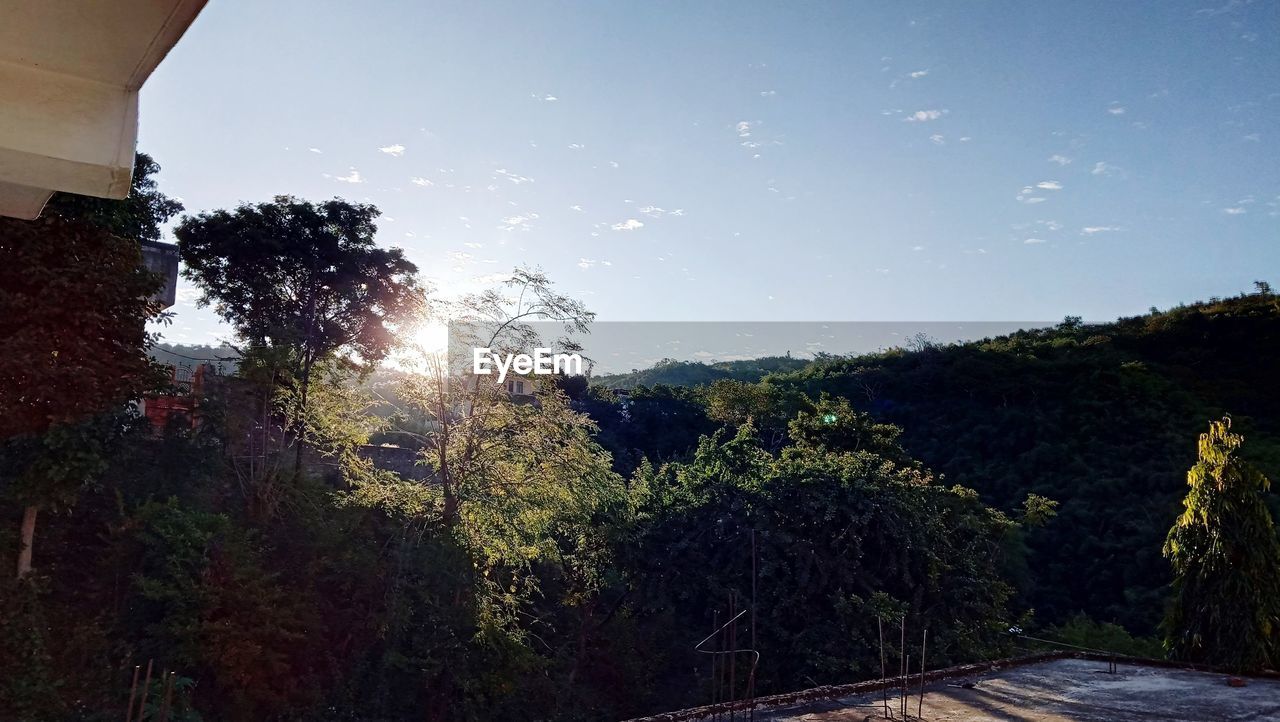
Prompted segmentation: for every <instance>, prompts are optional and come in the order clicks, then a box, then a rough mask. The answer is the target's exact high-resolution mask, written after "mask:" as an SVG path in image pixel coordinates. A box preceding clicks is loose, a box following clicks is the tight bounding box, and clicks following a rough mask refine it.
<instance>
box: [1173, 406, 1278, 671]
mask: <svg viewBox="0 0 1280 722" xmlns="http://www.w3.org/2000/svg"><path fill="white" fill-rule="evenodd" d="M1243 442H1244V437H1242V436H1241V435H1240V434H1236V433H1232V431H1231V419H1230V418H1225V419H1223V420H1222V421H1214V422H1212V423H1210V424H1209V431H1208V432H1207V433H1204V434H1201V435H1200V445H1199V446H1200V459H1199V461H1197V462H1196V464H1195V466H1192V467H1191V470H1190V471H1188V472H1187V485H1188V486H1190V487H1191V489H1190V491H1188V492H1187V496H1186V499H1185V500H1183V506H1184V507H1185V509H1184V511H1183V513H1182V515H1181V516H1179V517H1178V520H1177V521H1176V522H1174V525H1173V528H1172V529H1170V530H1169V537H1168V540H1167V541H1166V542H1165V545H1164V555H1165V557H1167V558H1168V559H1169V561H1170V562H1171V563H1172V564H1173V570H1174V574H1175V578H1174V582H1173V588H1174V598H1173V603H1172V605H1171V606H1170V608H1169V612H1168V615H1167V616H1166V617H1165V621H1164V631H1165V647H1166V649H1168V650H1169V652H1170V653H1171V654H1172V655H1174V656H1175V657H1177V658H1179V659H1186V660H1191V661H1195V662H1205V663H1209V664H1216V665H1220V666H1223V667H1228V668H1230V669H1233V670H1238V671H1250V670H1258V669H1262V668H1266V667H1272V666H1274V665H1275V664H1276V663H1277V661H1280V539H1277V537H1276V528H1275V524H1274V522H1273V521H1272V519H1271V512H1270V511H1269V510H1268V509H1267V505H1266V502H1265V501H1264V500H1263V497H1262V494H1263V492H1265V491H1267V489H1268V488H1270V486H1271V482H1270V481H1269V480H1268V479H1267V478H1266V477H1265V476H1264V475H1263V474H1262V473H1261V472H1260V471H1258V470H1257V469H1256V468H1254V467H1253V466H1252V465H1250V464H1249V463H1247V462H1245V461H1244V460H1242V459H1241V458H1240V457H1239V451H1240V446H1241V444H1243Z"/></svg>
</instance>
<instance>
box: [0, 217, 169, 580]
mask: <svg viewBox="0 0 1280 722" xmlns="http://www.w3.org/2000/svg"><path fill="white" fill-rule="evenodd" d="M0 256H3V258H4V259H5V263H4V264H0V338H4V339H5V353H4V354H3V355H0V407H2V408H4V409H5V412H4V414H0V439H4V442H3V444H4V447H5V448H4V449H0V456H3V459H4V468H3V469H0V477H3V478H4V479H5V480H6V481H7V482H8V483H7V484H6V486H8V487H9V488H8V493H9V494H10V495H11V496H13V497H15V498H16V499H17V500H18V501H19V502H20V503H22V504H23V506H24V508H25V511H24V513H23V521H22V534H21V540H22V541H21V546H20V553H19V558H18V576H23V575H25V574H26V573H27V572H29V571H30V569H31V553H32V544H33V540H34V534H35V523H36V516H37V514H38V512H39V510H40V509H41V508H42V507H44V506H46V505H48V504H51V503H65V502H68V501H69V500H70V498H71V497H69V495H68V493H67V484H68V483H70V479H69V478H64V479H53V478H44V479H41V478H38V475H34V474H33V472H32V469H34V468H40V467H41V465H42V463H43V462H41V461H40V459H41V458H43V457H42V456H41V455H40V454H34V455H32V454H30V453H28V451H29V447H37V448H43V449H45V450H47V451H48V452H49V453H51V454H55V455H56V456H57V457H58V458H57V459H47V460H46V461H49V462H50V463H54V462H56V463H58V464H60V465H61V466H60V468H62V469H63V470H65V471H69V470H70V469H72V468H79V467H77V466H76V465H75V464H73V463H72V462H74V461H75V460H76V459H78V458H80V457H83V455H84V453H86V452H85V448H87V447H82V446H79V445H76V444H72V445H70V446H69V447H66V448H63V446H62V440H65V437H68V436H71V437H75V436H77V435H78V432H77V428H78V426H79V425H82V424H84V423H87V422H86V420H87V419H90V418H91V417H93V416H95V415H97V414H101V413H103V412H106V411H110V410H113V409H118V408H122V407H123V406H124V404H125V403H126V402H128V401H129V400H130V399H134V398H137V397H139V396H140V395H141V394H142V392H143V391H144V390H145V389H148V388H153V387H154V386H155V385H157V384H158V383H159V381H160V376H159V374H158V370H157V368H156V366H155V365H154V363H153V362H152V361H151V359H150V358H149V357H148V356H147V353H146V347H147V346H148V344H149V343H150V339H149V337H148V334H147V332H146V328H145V323H146V321H147V320H148V319H150V318H153V317H156V316H157V315H158V314H159V313H160V307H159V305H158V304H157V303H156V302H155V301H153V300H151V295H152V294H153V293H154V292H155V290H156V288H157V287H158V285H159V284H158V282H157V279H156V277H155V276H154V275H153V274H151V273H149V272H148V271H146V270H145V269H144V268H143V266H142V257H141V254H140V251H139V248H138V244H137V242H136V241H133V240H129V239H125V238H121V237H119V236H115V235H112V234H111V233H108V232H107V231H105V230H103V229H101V228H97V227H94V226H92V225H89V224H87V223H81V222H71V221H66V220H61V219H58V218H42V219H38V220H35V221H17V220H11V219H0ZM50 434H53V436H52V437H51V436H50ZM18 446H22V447H24V450H23V451H18V450H17V447H18ZM68 451H70V452H71V453H70V455H65V452H68ZM77 454H79V456H77ZM68 464H70V466H68ZM90 466H92V464H90ZM18 480H22V481H21V483H19V481H18Z"/></svg>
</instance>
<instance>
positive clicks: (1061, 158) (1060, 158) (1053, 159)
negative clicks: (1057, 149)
mask: <svg viewBox="0 0 1280 722" xmlns="http://www.w3.org/2000/svg"><path fill="white" fill-rule="evenodd" d="M1049 162H1050V163H1057V164H1058V165H1070V164H1071V159H1070V158H1068V157H1066V156H1065V155H1058V154H1056V153H1055V154H1053V155H1051V156H1049Z"/></svg>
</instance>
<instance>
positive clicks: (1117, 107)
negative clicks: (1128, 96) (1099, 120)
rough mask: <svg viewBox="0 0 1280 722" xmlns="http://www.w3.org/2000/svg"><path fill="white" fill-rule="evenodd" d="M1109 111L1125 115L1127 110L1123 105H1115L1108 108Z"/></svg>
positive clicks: (1113, 113)
mask: <svg viewBox="0 0 1280 722" xmlns="http://www.w3.org/2000/svg"><path fill="white" fill-rule="evenodd" d="M1107 112H1108V113H1110V114H1112V115H1124V113H1125V110H1124V106H1123V105H1113V106H1111V107H1110V108H1107Z"/></svg>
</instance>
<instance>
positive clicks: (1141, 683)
mask: <svg viewBox="0 0 1280 722" xmlns="http://www.w3.org/2000/svg"><path fill="white" fill-rule="evenodd" d="M1246 681H1247V685H1246V686H1244V687H1230V686H1228V685H1227V677H1226V676H1224V675H1222V674H1213V673H1209V672H1196V671H1191V670H1185V669H1176V668H1169V667H1156V666H1137V665H1130V664H1123V663H1122V664H1120V666H1119V668H1118V670H1117V672H1116V673H1115V674H1108V673H1107V664H1106V662H1097V661H1093V660H1089V659H1058V660H1053V661H1048V662H1038V663H1033V664H1023V665H1016V666H1007V667H1003V668H998V669H993V670H991V671H987V672H982V673H977V674H973V675H971V676H969V677H967V678H960V677H953V678H949V679H942V680H939V681H937V682H933V683H930V684H926V685H925V697H924V709H923V714H922V715H921V718H922V719H924V720H928V721H929V722H946V721H950V720H955V721H960V720H963V721H964V722H983V721H985V720H1001V721H1002V722H1004V721H1006V720H1014V721H1017V722H1085V721H1086V720H1087V721H1090V722H1092V721H1094V720H1098V721H1102V720H1106V721H1108V722H1110V721H1111V720H1135V721H1136V720H1144V721H1145V720H1186V721H1187V722H1206V721H1207V720H1280V680H1275V679H1258V678H1252V677H1251V678H1248V679H1247V680H1246ZM962 682H971V683H973V687H972V688H971V689H969V688H965V687H963V686H955V685H960V684H961V683H962ZM918 691H919V688H918V687H915V686H913V689H912V692H913V693H915V692H918ZM895 692H896V690H894V691H891V692H890V695H891V699H890V700H889V707H890V711H891V713H892V715H893V717H894V718H895V719H902V717H901V715H900V714H899V710H900V707H899V706H897V703H898V698H897V697H893V696H892V695H893V694H894V693H895ZM918 699H919V698H918V697H917V696H916V695H915V694H912V695H911V696H910V697H908V705H907V707H908V713H909V717H908V719H915V718H916V711H917V704H918ZM755 718H756V720H758V721H762V722H763V721H767V722H801V721H803V722H844V721H846V720H857V721H858V722H863V721H864V720H867V721H868V722H869V721H871V720H876V719H883V707H882V702H881V693H880V692H872V693H868V694H861V695H853V696H848V697H841V698H836V699H827V700H818V701H811V702H803V703H799V704H795V705H791V706H782V707H773V708H769V709H757V710H756V715H755Z"/></svg>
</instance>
